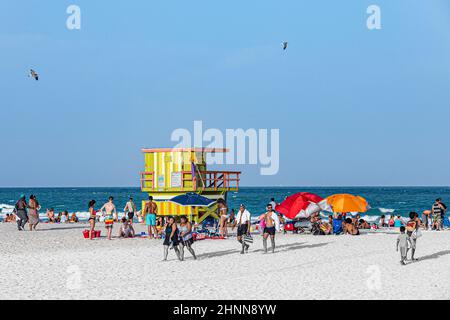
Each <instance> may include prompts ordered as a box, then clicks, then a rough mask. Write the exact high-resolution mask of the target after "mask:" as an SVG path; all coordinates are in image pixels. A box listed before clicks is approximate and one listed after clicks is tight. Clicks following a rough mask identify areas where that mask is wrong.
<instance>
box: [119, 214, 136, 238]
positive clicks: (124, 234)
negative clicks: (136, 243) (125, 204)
mask: <svg viewBox="0 0 450 320" xmlns="http://www.w3.org/2000/svg"><path fill="white" fill-rule="evenodd" d="M121 221H122V225H121V226H120V230H119V238H134V228H133V225H132V224H131V222H130V220H128V219H127V218H126V217H123V218H122V220H121Z"/></svg>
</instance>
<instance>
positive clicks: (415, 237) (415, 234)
mask: <svg viewBox="0 0 450 320" xmlns="http://www.w3.org/2000/svg"><path fill="white" fill-rule="evenodd" d="M421 236H422V231H420V229H416V231H414V232H413V238H414V239H417V238H420V237H421Z"/></svg>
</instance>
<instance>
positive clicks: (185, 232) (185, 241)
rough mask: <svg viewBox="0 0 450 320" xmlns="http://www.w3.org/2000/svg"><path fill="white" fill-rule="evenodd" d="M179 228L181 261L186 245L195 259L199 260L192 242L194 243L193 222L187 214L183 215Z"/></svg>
mask: <svg viewBox="0 0 450 320" xmlns="http://www.w3.org/2000/svg"><path fill="white" fill-rule="evenodd" d="M178 229H179V231H180V244H181V247H180V255H181V261H183V260H184V247H186V248H187V249H188V251H189V252H190V253H191V254H192V256H193V257H194V260H197V256H196V255H195V252H194V249H192V244H193V243H194V238H193V237H192V223H190V222H189V220H188V218H187V217H186V216H182V217H181V221H180V225H179V226H178Z"/></svg>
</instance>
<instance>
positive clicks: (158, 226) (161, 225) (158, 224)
mask: <svg viewBox="0 0 450 320" xmlns="http://www.w3.org/2000/svg"><path fill="white" fill-rule="evenodd" d="M165 225H166V222H165V221H164V217H159V218H158V219H157V220H156V234H157V236H156V237H157V238H160V237H162V234H163V232H164V227H165Z"/></svg>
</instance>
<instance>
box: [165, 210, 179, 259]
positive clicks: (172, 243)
mask: <svg viewBox="0 0 450 320" xmlns="http://www.w3.org/2000/svg"><path fill="white" fill-rule="evenodd" d="M163 245H164V259H163V261H167V256H168V255H169V249H171V248H173V249H174V250H175V253H176V254H177V257H178V259H179V260H180V261H181V255H180V250H179V249H178V228H177V224H176V222H175V218H174V217H169V221H168V223H167V226H166V230H165V238H164V242H163Z"/></svg>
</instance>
